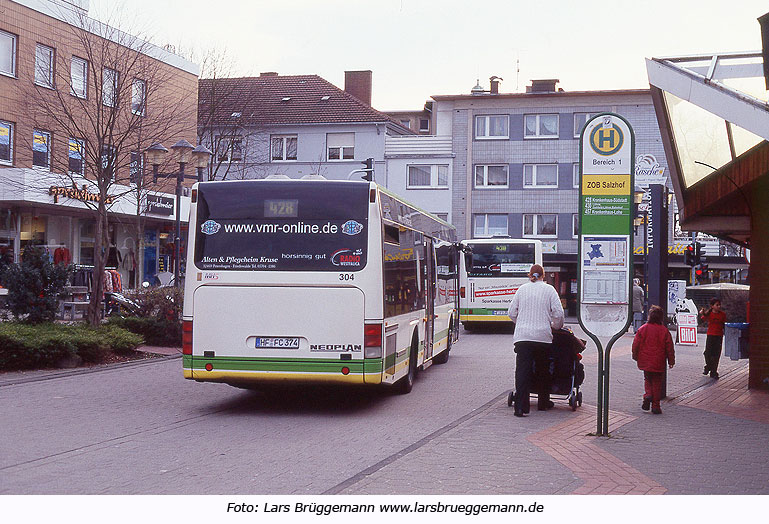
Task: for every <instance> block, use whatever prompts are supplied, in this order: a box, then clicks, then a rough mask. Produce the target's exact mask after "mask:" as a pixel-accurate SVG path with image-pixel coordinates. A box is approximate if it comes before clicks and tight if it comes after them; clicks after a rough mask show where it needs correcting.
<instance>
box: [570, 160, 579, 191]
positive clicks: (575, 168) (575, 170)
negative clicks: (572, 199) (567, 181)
mask: <svg viewBox="0 0 769 524" xmlns="http://www.w3.org/2000/svg"><path fill="white" fill-rule="evenodd" d="M571 185H572V187H573V188H574V189H579V162H575V163H574V164H573V165H572V168H571Z"/></svg>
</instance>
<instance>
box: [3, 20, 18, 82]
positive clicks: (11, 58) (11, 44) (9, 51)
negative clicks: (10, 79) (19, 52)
mask: <svg viewBox="0 0 769 524" xmlns="http://www.w3.org/2000/svg"><path fill="white" fill-rule="evenodd" d="M0 73H2V74H4V75H10V76H16V35H12V34H11V33H6V32H5V31H0Z"/></svg>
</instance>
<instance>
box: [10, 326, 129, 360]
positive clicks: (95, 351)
mask: <svg viewBox="0 0 769 524" xmlns="http://www.w3.org/2000/svg"><path fill="white" fill-rule="evenodd" d="M142 343H143V340H142V337H141V336H139V335H136V334H134V333H130V332H129V331H126V330H125V329H121V328H119V327H117V326H111V325H104V326H100V327H98V328H92V327H90V326H87V325H84V324H78V325H65V324H53V323H44V324H24V323H19V322H0V370H18V369H38V368H46V367H55V366H57V365H58V364H59V362H61V361H62V360H67V359H73V358H75V359H76V358H78V357H79V358H80V359H82V360H83V361H84V362H100V361H101V360H102V359H103V358H104V357H105V356H106V355H107V354H108V353H109V352H110V351H112V352H115V353H129V352H131V351H133V350H134V349H136V347H137V346H139V345H141V344H142Z"/></svg>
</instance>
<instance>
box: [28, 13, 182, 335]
mask: <svg viewBox="0 0 769 524" xmlns="http://www.w3.org/2000/svg"><path fill="white" fill-rule="evenodd" d="M71 16H72V20H71V22H70V25H69V26H68V27H69V28H70V29H69V33H68V34H64V35H62V38H61V40H62V44H61V49H63V50H66V51H70V52H71V53H70V52H67V53H58V54H60V55H61V58H54V57H53V56H51V57H50V59H49V60H47V59H46V58H47V57H46V56H45V52H46V50H45V49H43V53H42V56H41V57H38V58H37V59H36V65H35V69H34V72H33V75H32V76H33V77H32V78H31V79H30V80H31V81H30V82H28V85H29V89H28V90H26V92H25V90H22V93H21V96H22V100H21V101H20V103H21V104H23V106H22V107H25V108H26V110H27V112H28V114H29V115H30V117H31V119H32V120H33V122H34V125H35V128H36V129H44V130H49V131H50V132H52V133H54V134H56V136H59V137H69V146H68V154H67V156H66V157H65V156H64V155H59V156H55V157H52V162H51V170H52V172H53V173H59V175H57V176H59V177H61V179H62V182H63V183H62V186H63V187H67V188H69V187H71V188H74V189H76V190H79V191H80V193H78V192H75V193H74V194H73V193H69V194H68V193H67V192H66V191H64V196H65V197H74V198H77V199H79V200H82V201H84V202H85V204H86V205H87V207H88V209H89V210H90V211H91V215H92V217H93V219H94V222H95V235H94V237H95V246H94V276H95V278H94V284H93V290H92V293H91V300H90V304H89V308H88V316H87V318H88V321H89V322H90V323H91V324H97V323H99V321H100V320H101V311H102V308H101V298H102V295H103V285H104V281H103V275H104V268H105V262H106V258H107V255H108V249H109V246H110V239H109V236H108V231H109V217H108V212H109V210H110V209H111V207H112V206H113V205H114V203H115V202H116V201H117V200H118V199H120V198H124V197H127V196H128V195H132V196H133V197H134V198H135V199H136V206H137V208H136V231H137V240H139V241H140V242H141V240H142V239H143V229H144V225H143V220H144V218H143V217H144V211H145V209H146V202H144V200H145V199H144V196H145V195H146V192H147V191H149V190H161V189H165V188H166V187H172V185H171V184H169V183H164V182H163V181H161V183H160V184H155V183H153V182H152V181H151V179H148V178H147V177H145V175H144V170H143V151H144V150H145V149H146V148H147V147H149V146H150V145H151V144H153V143H155V142H166V143H168V142H169V140H173V141H175V140H176V139H178V138H181V137H182V136H183V135H185V134H186V135H187V137H188V138H192V137H191V136H190V135H191V134H192V133H194V122H195V120H194V119H195V114H194V111H195V102H196V90H197V85H196V82H195V81H194V80H191V81H187V82H186V83H185V82H184V81H180V78H182V75H185V74H188V73H181V72H180V71H179V70H177V69H175V68H173V67H171V66H169V65H168V64H165V63H163V62H162V61H161V60H158V59H157V58H154V56H157V52H158V48H157V47H155V46H154V45H152V44H150V43H149V41H148V40H147V39H144V38H141V37H139V36H135V35H134V34H131V33H129V32H126V31H122V30H120V29H118V28H117V27H115V26H113V25H110V24H107V23H102V22H99V21H96V20H94V19H91V18H88V16H87V15H85V14H84V13H81V12H77V13H74V14H72V15H71ZM70 54H71V55H73V57H77V59H75V58H73V59H72V63H69V61H66V62H65V57H67V60H68V57H69V56H70ZM38 139H40V140H46V139H48V140H50V135H48V136H47V137H46V135H45V134H41V135H40V136H39V137H38V136H36V137H35V140H38ZM171 143H173V142H171ZM41 145H42V146H44V147H47V148H48V149H47V150H48V151H49V152H50V144H48V145H47V146H46V145H45V144H41ZM85 186H87V187H85ZM89 187H92V188H93V194H94V195H95V196H94V197H91V196H89V194H90V193H91V190H90V189H89ZM83 197H85V198H83ZM137 247H139V246H137ZM139 253H141V251H139Z"/></svg>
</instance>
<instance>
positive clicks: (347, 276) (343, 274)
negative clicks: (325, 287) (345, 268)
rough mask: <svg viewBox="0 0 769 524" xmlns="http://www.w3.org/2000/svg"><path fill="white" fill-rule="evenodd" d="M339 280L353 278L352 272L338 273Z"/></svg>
mask: <svg viewBox="0 0 769 524" xmlns="http://www.w3.org/2000/svg"><path fill="white" fill-rule="evenodd" d="M339 280H355V275H354V274H353V273H339Z"/></svg>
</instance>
